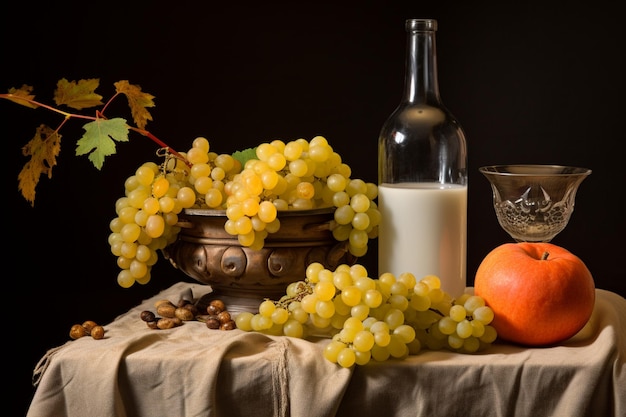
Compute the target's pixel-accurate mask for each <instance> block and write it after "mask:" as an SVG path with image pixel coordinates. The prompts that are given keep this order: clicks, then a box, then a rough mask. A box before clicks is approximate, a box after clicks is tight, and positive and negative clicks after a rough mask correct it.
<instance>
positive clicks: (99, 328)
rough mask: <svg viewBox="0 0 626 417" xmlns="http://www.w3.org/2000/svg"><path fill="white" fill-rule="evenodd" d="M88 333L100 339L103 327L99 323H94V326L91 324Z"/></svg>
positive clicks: (102, 335)
mask: <svg viewBox="0 0 626 417" xmlns="http://www.w3.org/2000/svg"><path fill="white" fill-rule="evenodd" d="M89 334H90V335H91V337H93V338H94V339H96V340H100V339H102V338H103V337H104V327H102V326H99V325H95V326H93V328H92V329H91V332H90V333H89Z"/></svg>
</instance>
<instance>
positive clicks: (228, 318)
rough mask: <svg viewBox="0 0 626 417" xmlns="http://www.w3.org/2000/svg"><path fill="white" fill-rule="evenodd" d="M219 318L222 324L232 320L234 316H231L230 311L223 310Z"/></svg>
mask: <svg viewBox="0 0 626 417" xmlns="http://www.w3.org/2000/svg"><path fill="white" fill-rule="evenodd" d="M217 320H218V321H219V322H220V324H224V323H228V322H229V321H231V320H232V317H231V316H230V313H229V312H228V311H222V312H221V313H219V314H218V315H217Z"/></svg>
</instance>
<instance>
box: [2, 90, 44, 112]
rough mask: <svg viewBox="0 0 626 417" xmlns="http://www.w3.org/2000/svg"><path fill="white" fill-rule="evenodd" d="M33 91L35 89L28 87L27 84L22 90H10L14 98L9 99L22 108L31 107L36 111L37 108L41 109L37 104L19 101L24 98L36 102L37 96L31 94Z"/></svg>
mask: <svg viewBox="0 0 626 417" xmlns="http://www.w3.org/2000/svg"><path fill="white" fill-rule="evenodd" d="M32 91H33V87H31V86H30V85H26V84H24V85H22V88H20V89H19V90H18V89H16V88H10V89H9V94H12V95H13V96H14V97H9V100H11V101H12V102H14V103H17V104H21V105H22V106H26V107H30V108H31V109H36V108H37V107H39V106H38V105H37V104H34V103H29V102H28V101H24V100H20V99H19V97H24V98H27V99H29V100H34V99H35V95H34V94H31V92H32Z"/></svg>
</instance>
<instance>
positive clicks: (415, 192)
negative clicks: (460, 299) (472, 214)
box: [378, 183, 467, 297]
mask: <svg viewBox="0 0 626 417" xmlns="http://www.w3.org/2000/svg"><path fill="white" fill-rule="evenodd" d="M378 206H379V209H380V212H381V224H380V226H379V231H380V233H379V237H378V240H379V245H378V247H379V253H378V264H379V267H378V270H379V272H380V273H383V272H391V273H393V274H395V275H396V276H397V275H399V274H400V273H403V272H411V273H413V274H414V275H415V277H416V278H417V279H418V280H419V279H421V278H422V277H423V276H425V275H430V274H433V275H437V276H438V277H439V278H440V279H441V287H442V289H443V290H444V291H445V292H447V293H448V294H450V295H451V296H453V297H457V296H459V295H461V294H462V293H463V292H464V290H465V285H466V265H465V259H466V250H467V248H466V241H467V239H466V237H467V236H466V235H467V186H462V185H454V184H437V183H401V184H380V185H379V187H378Z"/></svg>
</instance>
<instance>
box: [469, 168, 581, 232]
mask: <svg viewBox="0 0 626 417" xmlns="http://www.w3.org/2000/svg"><path fill="white" fill-rule="evenodd" d="M479 171H480V172H481V173H482V174H483V175H484V176H485V177H486V178H487V180H489V183H490V184H491V189H492V191H493V207H494V209H495V212H496V217H497V218H498V222H499V223H500V226H502V228H503V229H504V230H505V231H506V232H507V233H508V234H509V235H510V236H511V237H512V238H513V239H515V240H516V241H517V242H550V241H551V240H552V239H553V238H554V237H555V236H556V235H557V234H559V233H560V232H561V231H562V230H563V229H564V228H565V226H566V225H567V223H568V222H569V219H570V217H571V215H572V212H573V211H574V200H575V197H576V192H577V190H578V186H579V185H580V183H581V182H582V181H583V180H584V179H585V178H586V177H587V176H589V174H591V170H590V169H587V168H579V167H571V166H562V165H491V166H484V167H481V168H479Z"/></svg>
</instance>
